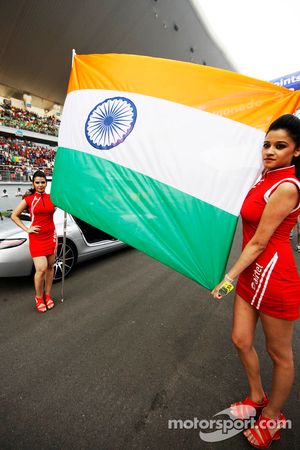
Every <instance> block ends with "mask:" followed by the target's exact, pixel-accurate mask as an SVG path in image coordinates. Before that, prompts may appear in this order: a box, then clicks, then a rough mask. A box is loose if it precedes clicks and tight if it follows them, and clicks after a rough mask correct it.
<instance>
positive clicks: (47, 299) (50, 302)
mask: <svg viewBox="0 0 300 450" xmlns="http://www.w3.org/2000/svg"><path fill="white" fill-rule="evenodd" d="M44 302H45V303H46V306H47V308H48V309H52V308H54V301H53V299H52V297H51V295H48V294H45V293H44Z"/></svg>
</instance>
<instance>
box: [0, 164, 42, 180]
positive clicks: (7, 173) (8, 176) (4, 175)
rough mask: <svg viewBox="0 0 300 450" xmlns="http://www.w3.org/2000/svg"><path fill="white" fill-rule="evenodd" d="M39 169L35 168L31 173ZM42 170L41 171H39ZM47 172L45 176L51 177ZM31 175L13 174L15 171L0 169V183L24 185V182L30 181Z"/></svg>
mask: <svg viewBox="0 0 300 450" xmlns="http://www.w3.org/2000/svg"><path fill="white" fill-rule="evenodd" d="M38 169H39V168H38V167H37V168H35V169H34V170H33V172H32V173H34V172H35V171H36V170H38ZM41 170H43V169H41ZM48 172H49V171H47V176H51V173H48ZM32 173H26V174H23V173H20V172H15V171H11V170H9V169H3V168H1V167H0V182H1V181H2V182H12V183H24V182H26V181H31V175H32Z"/></svg>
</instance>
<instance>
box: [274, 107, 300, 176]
mask: <svg viewBox="0 0 300 450" xmlns="http://www.w3.org/2000/svg"><path fill="white" fill-rule="evenodd" d="M275 130H285V131H286V132H287V133H288V135H289V136H290V138H291V139H293V141H294V142H295V145H296V147H297V148H300V119H299V117H297V116H294V115H293V114H284V115H283V116H280V117H278V119H276V120H274V122H272V123H271V125H270V126H269V129H268V131H267V133H266V134H268V133H269V131H275ZM292 164H294V165H295V170H296V177H297V178H298V179H299V180H300V155H299V156H296V157H295V156H293V159H292Z"/></svg>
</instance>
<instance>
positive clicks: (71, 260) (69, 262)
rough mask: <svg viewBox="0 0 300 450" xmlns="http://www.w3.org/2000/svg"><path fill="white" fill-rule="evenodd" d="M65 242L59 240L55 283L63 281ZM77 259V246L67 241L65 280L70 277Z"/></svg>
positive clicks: (55, 265)
mask: <svg viewBox="0 0 300 450" xmlns="http://www.w3.org/2000/svg"><path fill="white" fill-rule="evenodd" d="M62 244H63V240H62V238H58V244H57V252H56V258H55V263H54V278H53V280H54V281H60V280H61V279H62V272H63V245H62ZM76 259H77V252H76V248H75V245H74V244H73V243H72V242H71V241H69V240H67V241H66V254H65V278H66V277H67V276H68V275H70V273H71V271H72V270H73V268H74V266H75V263H76Z"/></svg>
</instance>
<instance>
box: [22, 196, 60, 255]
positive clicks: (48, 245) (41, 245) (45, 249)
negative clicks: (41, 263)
mask: <svg viewBox="0 0 300 450" xmlns="http://www.w3.org/2000/svg"><path fill="white" fill-rule="evenodd" d="M24 199H25V201H26V203H27V207H28V210H29V212H30V218H31V222H32V223H31V226H35V225H38V226H40V227H41V228H40V231H39V232H38V233H30V234H29V250H30V254H31V256H32V258H36V257H37V256H48V255H53V254H54V253H56V247H57V236H56V231H55V226H54V221H53V214H54V211H55V206H54V205H53V203H52V201H51V198H50V195H49V194H39V193H37V192H36V193H35V194H33V195H29V196H28V197H25V198H24Z"/></svg>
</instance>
